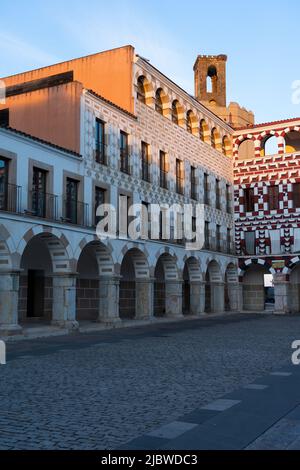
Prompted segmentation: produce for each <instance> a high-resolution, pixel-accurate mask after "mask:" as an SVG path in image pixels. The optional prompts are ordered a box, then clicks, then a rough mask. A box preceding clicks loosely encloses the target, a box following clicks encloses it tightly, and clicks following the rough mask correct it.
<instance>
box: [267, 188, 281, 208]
mask: <svg viewBox="0 0 300 470" xmlns="http://www.w3.org/2000/svg"><path fill="white" fill-rule="evenodd" d="M278 196H279V189H278V186H269V190H268V200H269V210H270V211H272V210H276V209H278V208H279V199H278Z"/></svg>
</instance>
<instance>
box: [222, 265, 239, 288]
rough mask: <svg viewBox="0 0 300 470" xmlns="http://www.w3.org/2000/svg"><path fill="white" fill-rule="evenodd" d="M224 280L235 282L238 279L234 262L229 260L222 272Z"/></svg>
mask: <svg viewBox="0 0 300 470" xmlns="http://www.w3.org/2000/svg"><path fill="white" fill-rule="evenodd" d="M224 280H227V282H228V284H230V283H237V282H238V281H239V276H238V267H237V266H236V265H235V264H234V263H232V262H230V263H228V264H227V266H226V269H225V273H224Z"/></svg>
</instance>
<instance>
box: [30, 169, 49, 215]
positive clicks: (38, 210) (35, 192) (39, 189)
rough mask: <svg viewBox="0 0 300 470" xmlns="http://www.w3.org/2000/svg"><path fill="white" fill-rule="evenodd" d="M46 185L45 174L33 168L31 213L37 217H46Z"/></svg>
mask: <svg viewBox="0 0 300 470" xmlns="http://www.w3.org/2000/svg"><path fill="white" fill-rule="evenodd" d="M46 184H47V172H46V171H45V170H41V169H40V168H36V167H34V168H33V178H32V199H31V200H32V208H31V209H32V212H33V214H34V215H35V216H37V217H45V216H46Z"/></svg>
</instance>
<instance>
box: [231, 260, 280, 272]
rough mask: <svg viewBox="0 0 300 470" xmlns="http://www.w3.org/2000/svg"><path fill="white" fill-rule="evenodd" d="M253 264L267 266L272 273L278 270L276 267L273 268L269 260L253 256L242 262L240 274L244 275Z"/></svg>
mask: <svg viewBox="0 0 300 470" xmlns="http://www.w3.org/2000/svg"><path fill="white" fill-rule="evenodd" d="M252 266H262V267H264V268H266V269H267V270H268V271H269V272H270V274H276V271H275V269H274V268H272V265H271V263H270V262H269V261H267V260H263V259H260V258H252V259H248V260H246V261H244V262H243V263H242V264H240V266H239V276H240V277H244V275H245V274H246V272H247V270H248V269H249V268H250V267H252Z"/></svg>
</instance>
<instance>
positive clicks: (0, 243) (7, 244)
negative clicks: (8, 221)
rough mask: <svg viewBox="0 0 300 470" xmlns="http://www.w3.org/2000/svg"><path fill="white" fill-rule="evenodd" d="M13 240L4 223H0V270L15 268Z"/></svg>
mask: <svg viewBox="0 0 300 470" xmlns="http://www.w3.org/2000/svg"><path fill="white" fill-rule="evenodd" d="M15 251H16V250H15V247H14V243H13V240H12V239H11V237H10V234H9V233H8V231H7V229H6V228H5V227H4V225H2V224H1V225H0V271H8V270H11V269H12V268H13V256H12V255H13V253H15Z"/></svg>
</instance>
